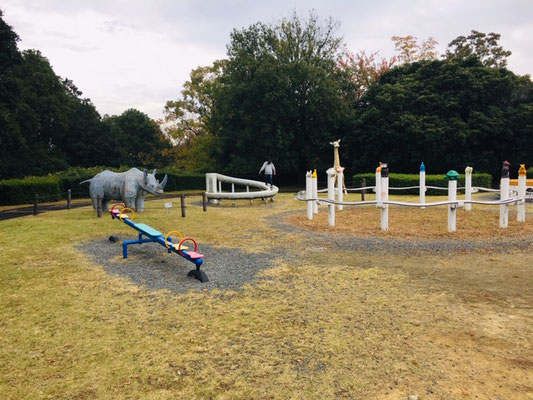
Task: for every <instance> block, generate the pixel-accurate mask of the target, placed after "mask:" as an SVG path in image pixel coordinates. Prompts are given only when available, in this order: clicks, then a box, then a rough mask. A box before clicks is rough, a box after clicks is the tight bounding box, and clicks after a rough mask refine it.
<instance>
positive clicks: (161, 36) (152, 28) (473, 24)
mask: <svg viewBox="0 0 533 400" xmlns="http://www.w3.org/2000/svg"><path fill="white" fill-rule="evenodd" d="M0 8H1V9H2V11H3V12H4V20H5V21H6V22H7V23H8V24H9V25H11V26H12V27H13V28H14V30H15V32H17V34H18V35H19V36H20V39H21V41H20V42H19V48H20V49H21V50H22V49H28V48H32V49H39V50H40V51H41V52H42V54H43V55H44V56H45V57H47V58H48V59H49V60H50V63H51V64H52V66H53V68H54V71H55V72H56V73H57V74H58V75H60V76H61V77H67V78H69V79H71V80H73V81H74V83H75V84H76V86H78V88H79V89H80V90H82V91H83V95H84V96H85V97H89V98H90V99H91V100H92V101H93V103H94V104H95V106H96V108H97V109H98V111H99V112H100V113H101V114H102V115H103V114H120V113H122V112H123V111H124V110H126V109H128V108H136V109H138V110H141V111H143V112H145V113H146V114H148V115H149V116H150V117H152V118H160V117H161V116H162V112H163V107H164V105H165V103H166V101H167V100H171V99H175V98H177V97H178V96H179V93H180V91H181V89H182V85H183V83H184V82H185V81H186V80H188V78H189V73H190V71H191V70H192V69H193V68H196V67H197V66H205V65H209V64H211V63H212V62H213V61H214V60H216V59H220V58H224V57H225V52H226V45H227V44H228V43H229V40H230V33H231V31H232V30H233V29H234V28H237V29H242V28H245V27H248V26H250V25H251V24H253V23H255V22H258V21H262V22H277V21H279V20H280V19H281V18H283V17H287V16H289V15H290V14H291V13H292V12H293V11H296V12H297V13H299V14H300V15H301V16H303V17H307V15H308V12H309V10H311V9H314V10H315V11H316V13H317V14H318V15H319V16H320V17H321V18H327V17H329V16H331V17H333V18H334V19H336V20H338V21H339V22H340V23H341V26H340V30H339V35H341V36H343V38H344V43H345V45H346V47H347V49H348V50H351V51H353V52H357V51H359V50H366V51H367V53H368V52H374V51H379V53H380V55H382V56H384V57H390V56H392V55H394V46H393V43H392V42H391V40H390V38H391V37H392V36H393V35H400V36H406V35H413V36H416V37H417V38H418V39H419V40H422V39H425V38H427V37H428V36H433V37H434V38H435V39H436V40H437V41H438V42H439V46H438V47H439V50H440V52H441V53H443V52H444V50H445V48H446V47H447V44H448V43H449V42H450V41H451V40H453V39H454V38H456V37H457V36H459V35H465V36H467V35H468V34H469V33H470V31H471V30H472V29H475V30H478V31H481V32H485V33H489V32H497V33H500V34H501V35H502V38H501V40H500V44H501V45H503V47H504V48H505V49H507V50H511V51H512V52H513V54H512V56H511V57H510V58H509V62H508V66H509V68H510V69H511V70H512V71H514V72H515V73H517V74H532V73H533V52H532V51H531V48H532V46H531V41H532V38H533V18H532V15H533V0H507V1H503V0H501V1H496V0H463V1H461V0H373V1H368V0H365V1H361V0H329V1H317V0H269V1H263V0H255V1H252V0H249V1H244V0H144V1H143V0H90V1H86V0H2V2H1V4H0Z"/></svg>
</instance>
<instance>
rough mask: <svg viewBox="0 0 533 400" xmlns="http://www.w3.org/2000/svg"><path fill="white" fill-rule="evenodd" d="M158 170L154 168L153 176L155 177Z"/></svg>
mask: <svg viewBox="0 0 533 400" xmlns="http://www.w3.org/2000/svg"><path fill="white" fill-rule="evenodd" d="M156 171H157V169H155V168H154V172H152V175H153V176H155V173H156Z"/></svg>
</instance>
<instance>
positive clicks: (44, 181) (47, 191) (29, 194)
mask: <svg viewBox="0 0 533 400" xmlns="http://www.w3.org/2000/svg"><path fill="white" fill-rule="evenodd" d="M36 194H38V195H39V201H57V200H60V199H61V197H62V193H61V187H60V184H59V179H58V177H57V176H33V177H30V178H24V179H5V180H2V181H0V204H2V205H12V204H29V203H33V201H34V200H35V195H36Z"/></svg>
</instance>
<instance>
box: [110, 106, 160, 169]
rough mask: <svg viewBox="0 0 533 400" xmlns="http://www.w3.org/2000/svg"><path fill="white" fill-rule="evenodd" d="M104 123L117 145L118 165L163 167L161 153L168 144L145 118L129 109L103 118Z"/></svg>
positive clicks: (157, 126) (158, 128) (152, 122)
mask: <svg viewBox="0 0 533 400" xmlns="http://www.w3.org/2000/svg"><path fill="white" fill-rule="evenodd" d="M103 122H104V123H105V124H106V126H107V129H109V131H108V132H109V134H110V135H111V137H112V138H113V140H114V141H116V142H117V143H118V144H119V149H120V152H121V153H120V160H121V164H124V165H130V166H155V167H160V166H163V165H164V164H165V160H164V157H163V155H162V151H163V150H164V149H166V148H168V146H169V143H168V141H167V140H166V138H165V137H164V136H163V133H162V132H161V129H160V127H159V125H158V124H157V123H156V122H155V121H153V120H151V119H150V118H149V117H148V115H146V114H144V113H142V112H141V111H139V110H135V109H132V108H130V109H129V110H126V111H124V112H123V113H122V114H121V115H114V116H105V117H104V119H103Z"/></svg>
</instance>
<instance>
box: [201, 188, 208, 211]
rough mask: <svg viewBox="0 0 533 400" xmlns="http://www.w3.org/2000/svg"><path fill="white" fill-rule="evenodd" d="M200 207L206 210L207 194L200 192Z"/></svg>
mask: <svg viewBox="0 0 533 400" xmlns="http://www.w3.org/2000/svg"><path fill="white" fill-rule="evenodd" d="M202 207H203V209H204V211H207V196H206V194H205V192H204V193H202Z"/></svg>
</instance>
